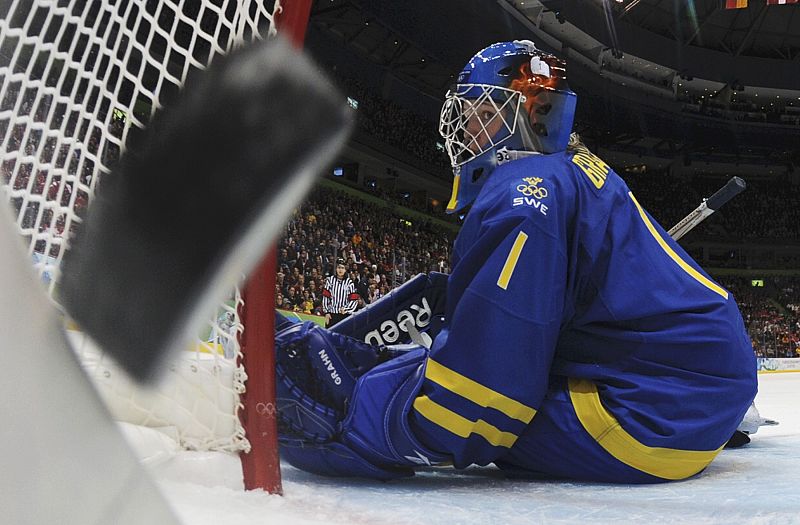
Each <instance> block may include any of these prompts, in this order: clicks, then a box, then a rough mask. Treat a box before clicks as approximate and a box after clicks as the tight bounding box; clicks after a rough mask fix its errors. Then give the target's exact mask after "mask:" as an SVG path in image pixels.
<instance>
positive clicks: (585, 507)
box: [149, 373, 800, 525]
mask: <svg viewBox="0 0 800 525" xmlns="http://www.w3.org/2000/svg"><path fill="white" fill-rule="evenodd" d="M759 385H760V387H759V394H758V397H757V398H756V404H757V406H758V408H759V410H760V411H761V415H762V416H764V417H768V418H772V419H777V420H778V421H780V425H779V426H775V427H763V428H762V429H761V430H760V431H759V432H758V434H756V435H755V436H753V442H752V443H751V444H750V445H749V446H747V447H745V448H743V449H739V450H725V451H723V452H722V453H721V454H720V455H719V457H718V458H717V459H716V460H715V461H714V462H713V463H712V464H711V466H710V467H709V468H708V469H707V470H706V471H705V472H703V473H701V474H700V475H698V476H696V477H695V478H692V479H690V480H688V481H683V482H675V483H668V484H663V485H647V486H612V485H603V484H592V483H565V482H541V481H508V480H505V479H503V477H502V476H501V475H500V474H499V472H498V471H496V470H494V469H491V468H475V469H469V470H467V471H462V472H458V471H453V470H450V469H439V470H429V471H424V472H420V473H418V474H417V476H415V477H414V478H411V479H407V480H402V481H395V482H391V483H382V482H369V481H358V480H332V479H326V478H320V477H316V476H313V475H310V474H306V473H304V472H301V471H298V470H295V469H293V468H292V467H290V466H288V465H284V466H283V488H284V492H285V495H284V496H283V497H278V496H270V495H267V494H265V493H261V492H244V491H243V490H242V484H241V471H240V467H239V461H238V459H237V458H236V457H233V456H227V455H224V454H219V453H216V454H209V453H192V452H179V453H177V454H174V455H163V454H161V455H160V454H155V455H152V457H151V458H150V460H149V462H150V468H151V471H152V473H153V476H154V477H155V478H156V480H157V481H158V482H159V484H160V486H161V487H162V490H163V491H164V493H165V494H166V496H167V498H168V499H169V501H170V502H171V503H172V505H173V506H174V508H175V510H176V512H177V513H178V515H179V516H180V517H181V519H183V521H184V523H186V524H187V525H212V524H214V525H228V524H230V525H234V524H241V525H245V524H246V525H253V524H257V523H276V524H278V523H279V524H310V523H315V524H322V523H354V524H367V523H368V524H398V525H400V524H409V525H422V524H448V525H449V524H484V525H501V524H523V523H524V524H534V523H536V524H538V523H647V524H655V523H672V524H675V523H692V524H706V523H724V524H739V523H755V524H773V523H774V524H791V523H800V411H798V406H799V405H800V373H774V374H764V375H760V376H759Z"/></svg>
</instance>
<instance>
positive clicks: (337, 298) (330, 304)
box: [322, 275, 358, 314]
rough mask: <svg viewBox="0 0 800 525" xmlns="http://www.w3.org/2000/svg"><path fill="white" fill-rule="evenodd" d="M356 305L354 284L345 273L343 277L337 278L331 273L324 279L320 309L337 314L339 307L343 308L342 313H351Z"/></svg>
mask: <svg viewBox="0 0 800 525" xmlns="http://www.w3.org/2000/svg"><path fill="white" fill-rule="evenodd" d="M357 306H358V294H357V293H356V286H355V285H354V284H353V281H352V280H350V278H349V277H347V276H346V275H345V277H344V278H343V279H337V278H336V276H335V275H331V276H329V277H328V278H327V279H325V286H324V287H323V289H322V310H323V311H324V312H325V313H326V314H338V313H339V310H341V309H344V313H346V314H351V313H353V312H355V311H356V307H357Z"/></svg>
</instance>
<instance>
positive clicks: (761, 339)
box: [718, 276, 800, 357]
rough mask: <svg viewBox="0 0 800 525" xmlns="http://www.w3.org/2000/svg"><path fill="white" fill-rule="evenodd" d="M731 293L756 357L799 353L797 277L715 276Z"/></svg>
mask: <svg viewBox="0 0 800 525" xmlns="http://www.w3.org/2000/svg"><path fill="white" fill-rule="evenodd" d="M718 280H719V281H720V282H721V283H722V284H723V285H724V286H725V287H726V288H727V289H728V290H730V291H731V293H733V295H734V297H735V298H736V301H737V303H738V304H739V309H740V311H741V312H742V318H743V319H744V323H745V326H746V327H747V331H748V333H749V334H750V339H751V341H752V343H753V349H754V350H755V352H756V356H758V357H800V278H798V277H774V278H770V279H761V280H756V281H755V282H756V283H760V282H763V284H764V286H763V287H762V286H753V279H749V278H744V277H730V276H728V277H725V278H721V279H718Z"/></svg>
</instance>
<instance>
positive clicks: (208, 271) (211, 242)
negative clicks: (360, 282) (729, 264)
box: [60, 41, 352, 380]
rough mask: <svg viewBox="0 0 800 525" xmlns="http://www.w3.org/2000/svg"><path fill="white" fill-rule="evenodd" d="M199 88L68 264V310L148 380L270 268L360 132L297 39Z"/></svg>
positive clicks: (139, 157)
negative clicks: (297, 218) (270, 256)
mask: <svg viewBox="0 0 800 525" xmlns="http://www.w3.org/2000/svg"><path fill="white" fill-rule="evenodd" d="M195 80H198V82H197V83H196V84H195V85H190V86H188V87H187V88H186V89H185V90H183V91H182V92H181V95H180V98H179V99H178V100H177V103H176V104H175V105H174V106H171V107H169V108H167V110H166V111H163V112H161V113H157V114H156V115H155V117H154V119H153V121H152V122H151V123H150V125H149V126H148V129H147V130H145V132H144V134H143V135H142V136H141V139H142V140H141V141H140V142H139V143H135V144H133V145H132V147H131V149H130V150H129V151H128V152H127V153H126V155H124V156H123V158H122V161H121V162H120V165H119V166H118V169H116V170H115V171H114V172H113V173H111V174H110V175H108V176H106V177H104V179H103V181H101V184H100V188H99V191H98V194H97V197H96V198H95V202H94V203H93V204H92V206H91V208H90V209H89V213H88V216H87V218H86V221H85V223H84V224H83V225H82V228H81V230H80V231H79V232H78V235H77V238H76V240H75V242H74V245H73V247H72V249H71V250H70V251H68V252H67V254H66V256H65V261H64V266H63V272H64V278H63V281H62V288H61V290H60V291H61V298H62V304H63V305H64V306H65V308H66V309H67V311H68V313H69V314H70V315H71V316H72V317H73V318H74V319H75V320H76V321H77V322H78V324H79V325H80V326H81V328H82V329H83V330H84V331H85V332H86V333H88V334H89V335H90V336H91V337H92V338H94V339H95V341H97V342H98V343H99V344H100V345H101V346H102V347H103V349H104V350H105V351H106V352H108V353H109V354H111V355H112V356H113V357H114V358H115V359H116V361H117V362H118V363H120V365H122V366H123V367H124V368H125V369H126V371H127V372H128V373H130V374H131V376H133V377H135V378H136V379H138V380H143V379H148V378H150V376H152V375H153V372H154V371H155V370H156V369H157V364H158V363H159V362H160V361H161V358H163V357H164V356H165V354H167V353H168V352H169V351H170V350H175V349H178V348H181V347H183V346H185V344H186V343H187V342H188V341H189V339H190V338H191V335H192V334H193V333H194V332H195V331H196V330H197V329H198V327H199V326H200V325H201V323H202V322H203V320H204V319H205V318H206V317H207V315H208V313H209V312H212V311H213V309H214V305H215V304H218V303H219V302H221V301H222V300H223V299H224V298H225V295H226V292H228V290H230V288H231V287H232V286H233V285H234V284H235V283H236V282H237V281H238V280H239V279H240V277H241V276H242V275H244V274H246V273H247V272H248V271H249V270H250V269H252V267H253V266H254V265H255V264H256V263H257V262H258V261H259V260H260V258H261V257H262V256H263V254H264V253H265V252H266V249H267V247H268V246H270V245H271V244H272V243H273V242H274V241H275V240H276V238H277V237H278V235H279V233H280V231H281V229H282V227H283V225H284V223H285V221H286V220H287V219H288V217H289V214H290V213H291V211H292V209H293V208H294V207H295V206H297V205H298V204H299V202H300V200H301V199H302V197H303V196H304V195H305V193H306V191H307V190H308V189H309V188H310V186H311V184H312V182H313V180H314V178H315V176H316V175H317V174H318V173H319V172H320V171H321V170H322V168H323V167H324V166H325V165H326V164H327V163H328V162H330V161H332V159H333V157H334V156H335V155H336V153H337V152H338V151H339V149H340V148H341V147H342V146H343V145H344V143H345V141H346V139H347V136H348V134H349V133H348V132H349V129H350V126H351V123H352V118H351V113H350V111H349V110H348V109H347V107H346V105H345V104H343V103H342V100H343V98H342V97H341V96H339V95H338V93H337V91H336V90H335V89H334V88H333V87H332V86H331V85H330V84H329V83H328V81H327V80H326V79H325V78H323V77H322V76H321V75H320V73H319V72H318V70H317V68H315V67H314V66H313V65H312V63H311V62H310V61H309V60H308V59H307V58H306V57H305V56H303V55H301V54H300V53H299V52H297V51H294V50H292V49H291V48H290V47H289V46H288V44H286V43H284V42H279V41H269V42H261V43H258V44H254V45H252V46H249V47H246V48H244V49H241V50H239V51H235V52H233V53H231V54H230V55H228V56H227V57H225V58H224V59H222V60H217V61H215V62H214V63H213V64H212V66H211V67H210V68H209V69H208V70H206V71H205V72H203V73H202V74H200V75H199V78H197V79H195Z"/></svg>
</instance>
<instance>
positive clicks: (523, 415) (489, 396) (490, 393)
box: [425, 358, 536, 424]
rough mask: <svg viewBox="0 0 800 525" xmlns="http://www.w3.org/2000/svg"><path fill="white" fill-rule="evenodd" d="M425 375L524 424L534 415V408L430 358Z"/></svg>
mask: <svg viewBox="0 0 800 525" xmlns="http://www.w3.org/2000/svg"><path fill="white" fill-rule="evenodd" d="M425 377H426V378H427V379H430V380H431V381H433V382H434V383H436V384H437V385H440V386H441V387H443V388H446V389H447V390H449V391H451V392H453V393H454V394H458V395H459V396H461V397H463V398H465V399H469V400H470V401H472V402H473V403H475V404H476V405H478V406H482V407H488V408H493V409H495V410H498V411H499V412H502V413H503V414H505V415H506V416H508V417H510V418H511V419H516V420H517V421H522V422H523V423H525V424H528V423H530V421H531V419H533V416H535V415H536V410H535V409H533V408H531V407H529V406H526V405H523V404H522V403H520V402H519V401H515V400H514V399H511V398H510V397H507V396H504V395H503V394H501V393H500V392H497V391H495V390H492V389H491V388H488V387H485V386H483V385H482V384H480V383H478V382H476V381H473V380H472V379H470V378H468V377H466V376H463V375H461V374H459V373H458V372H456V371H455V370H451V369H449V368H447V367H446V366H444V365H443V364H441V363H437V362H436V361H434V360H433V359H430V358H429V359H428V364H427V366H426V368H425Z"/></svg>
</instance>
